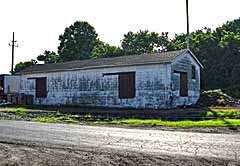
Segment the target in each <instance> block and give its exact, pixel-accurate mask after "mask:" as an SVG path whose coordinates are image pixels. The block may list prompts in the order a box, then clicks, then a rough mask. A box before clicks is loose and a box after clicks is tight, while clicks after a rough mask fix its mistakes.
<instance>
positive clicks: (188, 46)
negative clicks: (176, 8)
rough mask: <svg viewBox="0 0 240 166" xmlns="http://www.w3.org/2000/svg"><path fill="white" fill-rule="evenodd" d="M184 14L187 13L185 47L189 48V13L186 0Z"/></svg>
mask: <svg viewBox="0 0 240 166" xmlns="http://www.w3.org/2000/svg"><path fill="white" fill-rule="evenodd" d="M186 14H187V39H186V40H187V41H186V42H187V49H190V36H189V13H188V0H186Z"/></svg>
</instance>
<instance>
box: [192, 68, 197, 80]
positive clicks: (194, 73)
mask: <svg viewBox="0 0 240 166" xmlns="http://www.w3.org/2000/svg"><path fill="white" fill-rule="evenodd" d="M192 79H196V67H195V66H194V65H192Z"/></svg>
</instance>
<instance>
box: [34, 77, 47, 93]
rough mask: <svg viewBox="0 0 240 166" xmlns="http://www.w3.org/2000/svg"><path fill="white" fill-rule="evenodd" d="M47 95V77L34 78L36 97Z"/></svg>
mask: <svg viewBox="0 0 240 166" xmlns="http://www.w3.org/2000/svg"><path fill="white" fill-rule="evenodd" d="M46 96H47V78H45V77H43V78H37V79H36V97H46Z"/></svg>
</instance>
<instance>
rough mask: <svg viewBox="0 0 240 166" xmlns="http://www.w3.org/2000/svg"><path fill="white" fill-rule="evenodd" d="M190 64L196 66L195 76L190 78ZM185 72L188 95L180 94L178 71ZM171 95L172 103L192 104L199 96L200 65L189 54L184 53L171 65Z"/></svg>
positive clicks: (176, 104) (175, 104) (177, 104)
mask: <svg viewBox="0 0 240 166" xmlns="http://www.w3.org/2000/svg"><path fill="white" fill-rule="evenodd" d="M192 65H193V66H195V68H196V78H195V79H192ZM179 72H186V73H187V78H188V84H187V86H188V96H187V97H181V96H180V73H179ZM171 77H172V97H173V105H174V106H179V105H192V104H195V103H196V102H197V100H198V99H199V96H200V66H199V65H198V64H197V63H196V61H195V60H194V59H193V58H192V57H191V56H190V55H189V54H185V55H183V56H182V57H181V58H177V59H176V60H175V61H174V62H173V63H172V65H171Z"/></svg>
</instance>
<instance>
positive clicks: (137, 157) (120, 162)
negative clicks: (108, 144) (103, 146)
mask: <svg viewBox="0 0 240 166" xmlns="http://www.w3.org/2000/svg"><path fill="white" fill-rule="evenodd" d="M0 165H1V166H30V165H32V166H62V165H63V166H76V165H86V166H99V165H101V166H136V165H137V166H141V165H143V166H155V165H164V166H165V165H171V166H180V165H181V166H188V165H191V166H201V165H204V166H208V165H209V166H214V165H216V166H219V165H224V166H231V165H239V163H237V162H235V161H230V160H221V159H215V158H212V159H204V158H199V157H189V156H188V157H187V156H167V155H163V154H161V155H160V154H159V155H148V154H144V153H132V152H127V151H116V150H110V149H108V150H100V149H78V150H76V149H71V148H64V147H60V146H58V147H56V146H55V147H47V146H43V145H34V146H33V145H32V146H26V145H21V144H17V145H15V144H9V143H0Z"/></svg>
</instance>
